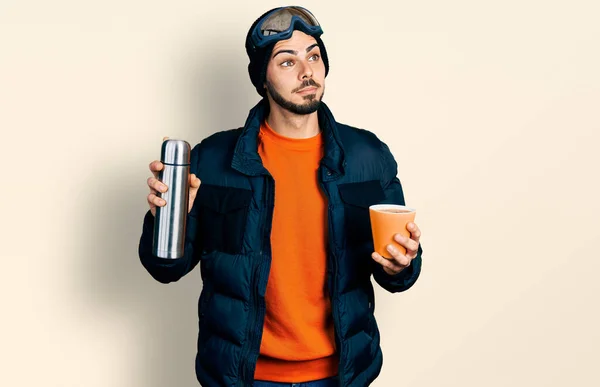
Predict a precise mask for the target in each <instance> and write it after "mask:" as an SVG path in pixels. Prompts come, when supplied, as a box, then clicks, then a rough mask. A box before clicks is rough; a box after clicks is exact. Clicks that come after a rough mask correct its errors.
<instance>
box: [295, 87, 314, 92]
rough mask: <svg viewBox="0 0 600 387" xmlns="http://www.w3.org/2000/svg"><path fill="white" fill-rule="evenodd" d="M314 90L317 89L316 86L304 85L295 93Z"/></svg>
mask: <svg viewBox="0 0 600 387" xmlns="http://www.w3.org/2000/svg"><path fill="white" fill-rule="evenodd" d="M315 90H317V88H316V87H314V86H309V87H305V88H304V89H300V90H298V91H297V93H305V92H308V91H315Z"/></svg>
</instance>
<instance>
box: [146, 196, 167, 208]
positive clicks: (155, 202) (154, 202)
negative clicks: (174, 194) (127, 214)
mask: <svg viewBox="0 0 600 387" xmlns="http://www.w3.org/2000/svg"><path fill="white" fill-rule="evenodd" d="M148 204H150V206H156V207H163V206H164V205H165V204H167V202H166V201H165V200H164V199H161V198H159V197H158V196H156V195H155V194H152V193H151V194H148Z"/></svg>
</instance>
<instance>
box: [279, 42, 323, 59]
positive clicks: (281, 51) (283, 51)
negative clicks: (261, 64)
mask: <svg viewBox="0 0 600 387" xmlns="http://www.w3.org/2000/svg"><path fill="white" fill-rule="evenodd" d="M318 46H319V44H318V43H315V44H311V45H310V46H308V47H307V48H306V52H309V51H310V50H312V49H313V48H315V47H318ZM284 53H287V54H292V55H298V51H295V50H279V51H277V53H275V55H273V56H272V58H275V57H276V56H277V55H279V54H284Z"/></svg>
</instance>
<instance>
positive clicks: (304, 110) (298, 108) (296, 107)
mask: <svg viewBox="0 0 600 387" xmlns="http://www.w3.org/2000/svg"><path fill="white" fill-rule="evenodd" d="M266 85H267V91H268V92H269V94H270V95H271V98H273V101H275V103H276V104H277V105H279V106H281V107H282V108H284V109H285V110H287V111H289V112H291V113H294V114H298V115H305V114H311V113H314V112H316V111H317V110H318V109H319V106H321V100H322V99H323V96H324V95H325V89H323V93H322V94H321V97H320V98H319V99H317V94H316V92H315V94H308V95H305V96H303V97H302V98H304V100H305V101H306V102H305V103H303V104H297V103H294V102H292V101H289V100H287V99H285V97H284V96H283V95H281V94H280V93H279V92H278V91H277V90H275V88H274V87H273V84H272V83H271V82H269V81H266ZM309 86H315V87H321V85H319V84H318V83H316V82H315V81H314V80H312V79H308V80H306V81H304V82H302V85H300V86H299V87H298V88H296V89H294V90H292V92H293V93H295V92H296V91H298V90H300V89H303V88H305V87H309Z"/></svg>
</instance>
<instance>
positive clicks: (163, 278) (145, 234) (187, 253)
mask: <svg viewBox="0 0 600 387" xmlns="http://www.w3.org/2000/svg"><path fill="white" fill-rule="evenodd" d="M198 152H199V145H196V146H195V147H194V149H193V150H192V153H191V155H190V159H191V160H190V173H194V174H195V175H196V176H198V168H197V164H198ZM196 206H197V202H195V203H194V204H193V207H192V210H191V211H190V213H188V215H187V219H186V222H187V223H186V236H185V245H184V256H183V257H181V258H176V259H170V258H160V257H157V256H155V255H153V254H152V239H153V237H154V216H153V215H152V213H151V212H150V210H148V212H147V213H146V215H145V216H144V221H143V226H142V236H141V238H140V242H139V248H138V255H139V258H140V261H141V263H142V265H143V266H144V268H146V270H147V271H148V273H150V275H151V276H152V277H153V278H154V279H155V280H157V281H159V282H162V283H165V284H166V283H169V282H174V281H177V280H179V279H180V278H181V277H183V276H184V275H186V274H187V273H189V272H190V271H192V270H193V269H194V267H196V265H197V264H198V262H199V261H200V259H199V257H200V252H201V251H202V247H201V238H200V236H199V235H198V219H197V217H198V215H194V214H198V210H199V208H194V207H196Z"/></svg>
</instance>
